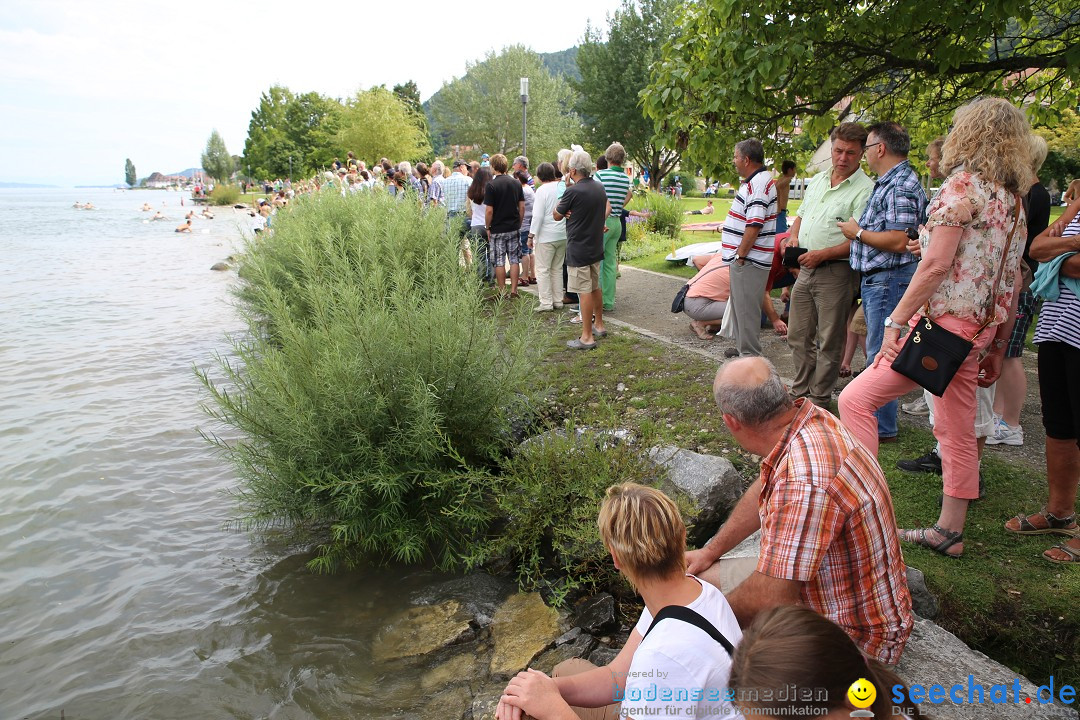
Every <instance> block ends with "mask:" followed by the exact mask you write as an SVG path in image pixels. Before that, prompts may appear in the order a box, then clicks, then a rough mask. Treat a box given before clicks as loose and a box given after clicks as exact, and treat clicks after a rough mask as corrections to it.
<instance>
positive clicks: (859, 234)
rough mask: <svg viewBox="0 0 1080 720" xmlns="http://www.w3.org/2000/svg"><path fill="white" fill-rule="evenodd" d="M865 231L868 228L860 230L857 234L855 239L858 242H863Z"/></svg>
mask: <svg viewBox="0 0 1080 720" xmlns="http://www.w3.org/2000/svg"><path fill="white" fill-rule="evenodd" d="M865 229H866V228H859V231H858V232H856V233H855V239H856V240H858V241H859V242H862V234H863V230H865Z"/></svg>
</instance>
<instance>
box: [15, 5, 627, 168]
mask: <svg viewBox="0 0 1080 720" xmlns="http://www.w3.org/2000/svg"><path fill="white" fill-rule="evenodd" d="M620 4H621V0H588V2H582V1H581V0H545V1H544V2H525V3H520V2H508V3H495V4H492V3H487V4H484V3H481V4H479V5H477V4H469V3H463V2H448V1H443V2H429V0H410V1H407V2H399V1H395V0H391V1H390V2H385V1H379V2H373V1H372V0H356V1H354V2H341V3H336V2H335V3H323V2H296V1H295V0H292V1H290V2H283V1H281V0H260V1H259V2H235V1H234V0H218V2H203V1H202V0H184V1H183V2H169V3H165V2H145V1H139V0H132V1H130V2H127V1H124V0H97V1H95V2H88V1H86V0H33V1H32V2H25V1H23V0H5V2H4V4H3V12H2V13H0V181H7V182H29V183H46V184H52V185H62V186H70V185H98V184H112V183H117V182H123V180H124V160H125V158H129V157H130V158H131V160H132V162H133V163H135V168H136V170H137V171H138V174H139V177H145V176H146V175H149V174H150V173H151V172H153V171H160V172H164V173H169V172H176V171H179V170H183V169H185V168H188V167H193V166H198V164H199V155H200V153H201V152H202V150H203V149H204V148H205V146H206V140H207V138H208V137H209V136H210V132H211V131H212V130H213V129H215V128H216V129H217V130H218V131H219V132H220V133H221V135H222V137H223V138H224V139H225V144H226V146H227V147H228V149H229V152H231V153H232V154H234V155H240V154H241V153H242V152H243V149H244V139H245V138H246V137H247V125H248V121H249V120H250V117H251V111H252V110H254V109H255V107H256V105H257V104H258V102H259V96H260V94H261V93H262V92H263V91H265V90H266V89H267V88H269V87H270V86H271V85H273V84H275V83H278V84H282V85H285V86H287V87H289V88H290V89H291V90H294V91H297V92H307V91H309V90H314V91H316V92H319V93H323V94H325V95H328V96H330V97H344V96H347V95H350V94H352V93H354V92H356V91H357V90H358V89H362V88H363V89H366V88H369V87H372V86H374V85H380V84H385V85H386V86H387V87H393V86H394V85H395V84H397V83H402V82H405V81H408V80H414V81H415V82H416V84H417V85H418V86H419V87H420V94H421V97H422V98H423V99H425V100H426V99H427V98H428V97H429V96H430V95H431V94H432V93H434V92H435V91H436V90H438V89H439V88H440V87H442V84H443V82H445V81H449V80H452V79H453V78H455V77H460V76H461V75H463V74H464V73H465V64H466V63H467V62H474V61H476V60H479V59H481V58H483V56H484V54H485V53H486V52H487V51H488V50H499V49H501V48H503V47H505V46H507V45H513V44H517V43H522V44H524V45H526V46H528V47H531V48H532V49H533V50H535V51H537V52H553V51H556V50H564V49H566V48H568V47H571V46H573V45H576V44H578V42H579V41H580V39H581V36H582V34H583V33H584V31H585V26H586V23H587V22H590V21H591V22H592V23H593V25H597V26H601V27H605V26H606V17H607V14H608V13H609V12H611V11H613V10H614V9H615V8H617V7H618V6H619V5H620Z"/></svg>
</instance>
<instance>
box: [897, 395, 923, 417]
mask: <svg viewBox="0 0 1080 720" xmlns="http://www.w3.org/2000/svg"><path fill="white" fill-rule="evenodd" d="M900 409H901V410H903V411H904V412H906V413H907V414H908V415H918V416H920V417H927V416H928V415H929V414H930V408H929V406H927V404H926V398H924V397H920V398H919V399H918V400H912V401H911V402H909V403H904V404H903V405H901V406H900Z"/></svg>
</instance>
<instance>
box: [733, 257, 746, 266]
mask: <svg viewBox="0 0 1080 720" xmlns="http://www.w3.org/2000/svg"><path fill="white" fill-rule="evenodd" d="M735 262H737V263H739V265H740V266H742V265H745V264H746V258H745V257H739V256H738V255H736V256H735Z"/></svg>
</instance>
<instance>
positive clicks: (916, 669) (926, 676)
mask: <svg viewBox="0 0 1080 720" xmlns="http://www.w3.org/2000/svg"><path fill="white" fill-rule="evenodd" d="M896 672H897V674H899V675H900V677H901V678H903V679H904V681H905V682H907V683H908V686H909V687H911V686H912V685H914V684H918V685H921V686H922V687H923V688H924V689H926V690H930V689H931V687H932V686H934V685H940V686H942V687H944V688H945V691H946V693H948V691H949V690H950V689H951V688H952V686H953V685H960V686H961V688H962V690H961V692H960V693H959V695H960V696H961V697H962V699H964V700H965V702H964V704H959V705H958V704H955V703H953V702H952V701H951V700H949V699H948V698H946V701H945V702H942V703H937V704H933V703H929V702H924V703H922V704H921V705H920V707H921V708H922V709H923V710H924V711H925V713H926V714H928V715H930V716H931V717H934V718H941V719H944V720H982V718H997V719H999V720H1013V719H1015V720H1077V718H1078V717H1080V716H1078V715H1077V712H1076V710H1074V709H1072V708H1068V707H1065V706H1063V705H1059V704H1056V703H1051V704H1046V705H1043V704H1041V703H1040V702H1039V701H1038V699H1037V698H1036V693H1037V692H1038V688H1037V687H1036V686H1035V684H1034V683H1032V682H1031V681H1030V680H1028V679H1027V678H1025V677H1020V676H1018V675H1017V674H1016V673H1015V672H1014V671H1012V670H1010V669H1009V668H1007V667H1005V666H1004V665H1001V664H999V663H996V662H994V661H993V660H991V659H990V658H988V657H987V656H986V655H983V654H982V653H981V652H978V651H976V650H972V649H971V648H969V647H968V646H967V645H965V644H964V643H963V642H962V641H961V640H960V639H959V638H957V637H956V636H955V635H953V634H952V633H950V632H948V631H947V630H945V629H943V628H941V627H939V626H937V625H935V624H934V623H932V622H930V621H929V620H922V619H917V620H916V621H915V628H914V630H913V631H912V633H911V639H910V640H908V644H907V648H906V649H905V650H904V655H903V657H902V658H901V660H900V664H899V665H897V667H896ZM969 676H970V677H971V680H970V682H971V683H972V684H977V685H981V686H982V687H983V693H984V694H983V701H984V702H982V703H981V704H979V703H971V704H969V703H967V702H966V700H967V697H968V687H969V685H968V683H969V679H968V677H969ZM1069 680H1073V678H1061V679H1060V680H1059V679H1057V678H1055V682H1056V683H1057V687H1055V688H1054V692H1057V691H1058V690H1059V689H1060V685H1061V682H1062V681H1064V682H1069ZM994 685H999V686H1003V687H1004V688H1006V690H1007V693H1008V695H1007V697H1008V702H1007V703H1000V704H994V703H992V702H991V696H990V694H991V692H992V689H991V688H992V686H994ZM1017 685H1018V686H1019V688H1020V693H1019V701H1017V697H1016V695H1015V693H1016V689H1015V688H1016V686H1017ZM877 691H878V692H879V693H880V692H890V690H889V689H888V688H878V689H877ZM1043 697H1044V698H1046V697H1047V696H1046V691H1045V690H1044V691H1043ZM976 699H977V697H976Z"/></svg>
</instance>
